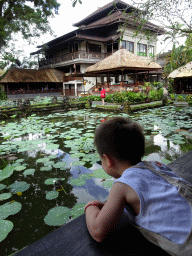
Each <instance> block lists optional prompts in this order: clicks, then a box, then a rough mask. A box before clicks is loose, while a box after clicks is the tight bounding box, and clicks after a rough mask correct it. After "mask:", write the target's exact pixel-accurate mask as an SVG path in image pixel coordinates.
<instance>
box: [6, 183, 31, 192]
mask: <svg viewBox="0 0 192 256" xmlns="http://www.w3.org/2000/svg"><path fill="white" fill-rule="evenodd" d="M9 187H10V188H11V192H13V193H14V194H17V192H24V191H26V190H27V189H28V188H29V187H30V185H29V184H27V182H25V181H18V182H15V183H13V184H11V185H10V186H9Z"/></svg>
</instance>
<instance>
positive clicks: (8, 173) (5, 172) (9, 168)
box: [0, 165, 14, 181]
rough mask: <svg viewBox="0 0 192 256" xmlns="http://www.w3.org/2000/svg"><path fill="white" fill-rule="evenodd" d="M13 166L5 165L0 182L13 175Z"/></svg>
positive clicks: (0, 174) (0, 175)
mask: <svg viewBox="0 0 192 256" xmlns="http://www.w3.org/2000/svg"><path fill="white" fill-rule="evenodd" d="M13 171H14V166H12V165H7V166H6V167H5V168H4V169H3V171H2V172H1V173H0V181H2V180H4V179H6V178H8V177H10V176H11V175H12V174H13Z"/></svg>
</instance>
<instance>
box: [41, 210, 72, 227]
mask: <svg viewBox="0 0 192 256" xmlns="http://www.w3.org/2000/svg"><path fill="white" fill-rule="evenodd" d="M70 214H71V210H70V209H69V208H67V207H63V206H57V207H54V208H52V209H50V210H49V211H48V214H47V215H46V216H45V218H44V221H45V223H46V224H47V225H49V226H60V225H62V224H64V223H66V222H67V220H68V219H69V216H70Z"/></svg>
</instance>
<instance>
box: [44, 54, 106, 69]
mask: <svg viewBox="0 0 192 256" xmlns="http://www.w3.org/2000/svg"><path fill="white" fill-rule="evenodd" d="M109 55H111V53H101V52H87V51H82V50H79V51H77V52H71V53H65V54H61V55H60V56H57V57H54V58H47V59H45V58H43V59H41V60H39V67H43V66H47V65H51V64H57V63H61V62H65V61H69V60H74V59H98V60H103V59H104V58H105V57H107V56H109Z"/></svg>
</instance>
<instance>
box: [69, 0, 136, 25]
mask: <svg viewBox="0 0 192 256" xmlns="http://www.w3.org/2000/svg"><path fill="white" fill-rule="evenodd" d="M114 4H115V5H116V6H117V7H118V8H121V9H123V8H126V7H127V6H130V5H129V4H127V3H125V2H123V1H120V0H114V1H112V2H110V3H108V4H106V5H104V6H103V7H100V8H98V9H97V10H96V11H95V12H93V13H91V14H90V15H89V16H87V17H86V18H84V19H83V20H81V21H79V22H77V23H75V24H73V25H74V26H76V27H79V26H82V25H88V24H89V23H90V22H93V20H94V19H96V18H97V19H98V18H99V19H100V18H102V17H101V16H102V15H104V16H106V15H107V13H109V12H110V11H112V10H113V8H114ZM130 8H131V9H135V8H133V7H132V6H130ZM91 20H92V21H91Z"/></svg>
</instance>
